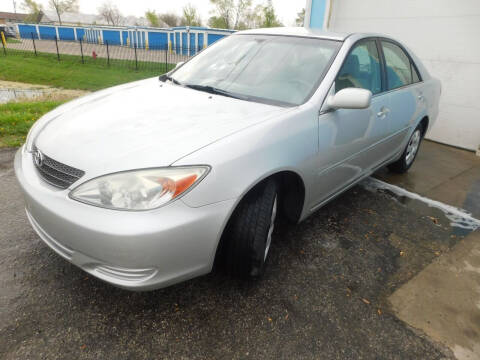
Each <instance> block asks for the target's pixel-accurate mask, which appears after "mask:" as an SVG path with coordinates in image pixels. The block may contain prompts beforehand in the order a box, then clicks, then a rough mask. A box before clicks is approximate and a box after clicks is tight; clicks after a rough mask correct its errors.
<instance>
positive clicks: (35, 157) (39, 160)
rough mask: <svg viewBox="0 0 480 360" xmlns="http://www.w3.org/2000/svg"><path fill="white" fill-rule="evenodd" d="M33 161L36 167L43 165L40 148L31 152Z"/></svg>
mask: <svg viewBox="0 0 480 360" xmlns="http://www.w3.org/2000/svg"><path fill="white" fill-rule="evenodd" d="M33 161H35V165H37V166H38V167H42V165H43V154H42V152H41V151H40V150H35V152H34V153H33Z"/></svg>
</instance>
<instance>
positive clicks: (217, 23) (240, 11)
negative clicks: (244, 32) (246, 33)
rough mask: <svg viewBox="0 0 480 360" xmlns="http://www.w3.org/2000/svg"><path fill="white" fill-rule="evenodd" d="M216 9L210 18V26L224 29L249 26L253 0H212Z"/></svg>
mask: <svg viewBox="0 0 480 360" xmlns="http://www.w3.org/2000/svg"><path fill="white" fill-rule="evenodd" d="M210 2H211V3H212V5H214V7H215V10H214V11H213V16H212V17H210V19H209V20H208V23H209V26H211V27H218V28H224V29H244V28H247V27H248V25H247V24H248V23H249V16H251V14H252V0H210Z"/></svg>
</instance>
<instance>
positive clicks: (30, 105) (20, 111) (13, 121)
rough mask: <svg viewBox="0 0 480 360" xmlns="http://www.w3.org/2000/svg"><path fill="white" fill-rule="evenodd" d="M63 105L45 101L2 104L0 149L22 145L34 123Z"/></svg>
mask: <svg viewBox="0 0 480 360" xmlns="http://www.w3.org/2000/svg"><path fill="white" fill-rule="evenodd" d="M61 103H62V102H61V101H44V102H24V103H8V104H0V148H2V147H16V146H20V145H22V144H23V143H24V142H25V137H26V136H27V134H28V130H29V129H30V127H31V126H32V125H33V123H34V122H35V121H36V120H37V119H38V118H40V117H41V116H42V115H43V114H45V113H46V112H49V111H50V110H52V109H53V108H55V107H57V106H58V105H60V104H61Z"/></svg>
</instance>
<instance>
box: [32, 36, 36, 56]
mask: <svg viewBox="0 0 480 360" xmlns="http://www.w3.org/2000/svg"><path fill="white" fill-rule="evenodd" d="M31 34H32V43H33V51H34V52H35V56H37V47H36V46H35V36H33V32H32V33H31Z"/></svg>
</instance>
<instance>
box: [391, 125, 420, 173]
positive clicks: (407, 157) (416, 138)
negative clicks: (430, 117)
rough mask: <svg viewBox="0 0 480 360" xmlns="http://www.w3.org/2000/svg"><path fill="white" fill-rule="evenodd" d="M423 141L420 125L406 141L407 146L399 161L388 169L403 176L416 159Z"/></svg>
mask: <svg viewBox="0 0 480 360" xmlns="http://www.w3.org/2000/svg"><path fill="white" fill-rule="evenodd" d="M422 139H423V126H422V124H420V125H418V126H417V127H416V128H415V130H414V131H413V133H412V135H411V136H410V139H408V143H407V146H406V147H405V150H404V151H403V153H402V156H401V157H400V159H398V160H397V161H395V162H394V163H391V164H389V165H388V169H389V170H390V171H393V172H395V173H398V174H403V173H406V172H407V171H408V169H410V166H412V164H413V162H414V161H415V158H416V157H417V154H418V150H419V149H420V144H421V142H422Z"/></svg>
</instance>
